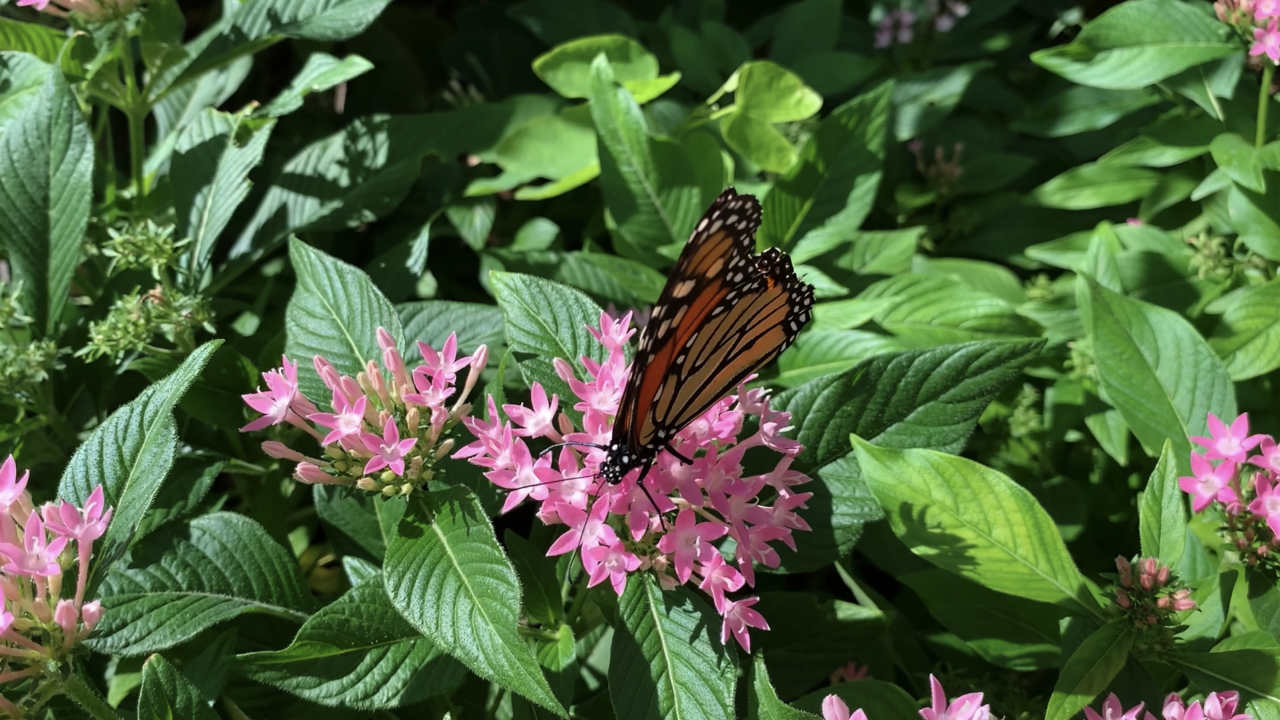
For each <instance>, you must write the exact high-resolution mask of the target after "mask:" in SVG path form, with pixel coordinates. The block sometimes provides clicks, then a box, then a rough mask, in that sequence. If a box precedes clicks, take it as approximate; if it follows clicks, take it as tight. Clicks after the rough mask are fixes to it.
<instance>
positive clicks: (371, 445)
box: [360, 417, 418, 475]
mask: <svg viewBox="0 0 1280 720" xmlns="http://www.w3.org/2000/svg"><path fill="white" fill-rule="evenodd" d="M360 441H361V442H363V443H364V446H365V448H366V449H367V450H368V451H369V452H371V453H373V457H371V458H369V462H367V463H365V465H364V474H365V475H369V474H371V473H375V472H377V471H379V470H381V469H382V468H391V472H393V473H395V474H396V475H404V456H405V453H407V452H409V451H410V450H412V449H413V446H414V445H415V444H417V442H418V439H417V438H409V439H407V440H401V439H400V428H398V427H396V421H395V418H390V417H389V418H387V422H386V424H385V425H384V426H383V428H382V437H378V436H377V435H374V434H373V433H367V432H362V433H360Z"/></svg>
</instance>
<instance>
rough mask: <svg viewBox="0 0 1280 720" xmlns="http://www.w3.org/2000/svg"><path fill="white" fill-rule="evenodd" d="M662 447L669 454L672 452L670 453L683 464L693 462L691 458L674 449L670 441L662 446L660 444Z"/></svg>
mask: <svg viewBox="0 0 1280 720" xmlns="http://www.w3.org/2000/svg"><path fill="white" fill-rule="evenodd" d="M662 448H663V449H664V450H666V451H667V452H669V453H671V454H672V455H673V456H674V457H675V458H676V459H677V460H679V461H680V462H682V463H684V464H685V465H692V464H693V460H691V459H689V458H687V457H685V456H684V455H681V454H680V453H678V452H676V449H675V448H673V447H671V443H667V444H666V445H663V446H662Z"/></svg>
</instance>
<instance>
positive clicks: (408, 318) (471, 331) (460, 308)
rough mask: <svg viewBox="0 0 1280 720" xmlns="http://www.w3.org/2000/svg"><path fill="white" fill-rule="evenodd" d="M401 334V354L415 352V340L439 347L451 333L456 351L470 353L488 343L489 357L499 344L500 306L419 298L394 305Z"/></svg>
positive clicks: (501, 333) (500, 335)
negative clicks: (402, 333) (455, 343)
mask: <svg viewBox="0 0 1280 720" xmlns="http://www.w3.org/2000/svg"><path fill="white" fill-rule="evenodd" d="M396 312H398V313H399V314H400V324H401V326H402V327H403V328H404V330H403V332H404V337H402V338H397V339H398V340H400V348H401V350H402V351H403V352H404V353H405V357H406V358H407V357H409V355H410V354H412V353H416V352H417V351H418V350H417V346H416V345H415V343H418V342H424V343H426V344H428V345H430V346H431V347H432V348H435V349H437V350H438V349H440V348H441V347H443V346H444V343H445V341H446V340H448V339H449V335H450V334H451V333H456V334H457V336H458V352H459V353H465V354H467V355H470V354H471V353H473V352H475V350H476V348H477V347H479V346H481V345H488V346H489V351H490V352H489V357H491V358H492V357H494V355H495V353H494V352H493V351H494V349H495V348H498V347H501V346H502V344H503V338H504V335H503V331H502V309H501V308H499V307H498V306H496V305H481V304H479V303H466V302H456V301H453V300H422V301H419V302H410V303H402V304H400V305H397V306H396Z"/></svg>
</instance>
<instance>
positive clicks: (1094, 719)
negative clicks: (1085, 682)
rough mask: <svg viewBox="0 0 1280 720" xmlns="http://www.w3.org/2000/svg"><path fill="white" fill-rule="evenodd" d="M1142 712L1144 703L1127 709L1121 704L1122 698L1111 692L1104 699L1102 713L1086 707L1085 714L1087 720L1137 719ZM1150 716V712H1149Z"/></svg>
mask: <svg viewBox="0 0 1280 720" xmlns="http://www.w3.org/2000/svg"><path fill="white" fill-rule="evenodd" d="M1141 712H1142V703H1138V704H1137V705H1134V706H1133V707H1131V708H1129V709H1128V710H1125V709H1124V706H1122V705H1121V704H1120V698H1118V697H1116V694H1115V693H1111V694H1110V695H1108V696H1107V699H1106V700H1104V701H1102V714H1101V715H1099V714H1098V712H1097V711H1095V710H1094V709H1093V708H1091V707H1086V708H1085V709H1084V716H1085V718H1086V720H1137V718H1138V714H1139V713H1141ZM1148 716H1150V713H1148Z"/></svg>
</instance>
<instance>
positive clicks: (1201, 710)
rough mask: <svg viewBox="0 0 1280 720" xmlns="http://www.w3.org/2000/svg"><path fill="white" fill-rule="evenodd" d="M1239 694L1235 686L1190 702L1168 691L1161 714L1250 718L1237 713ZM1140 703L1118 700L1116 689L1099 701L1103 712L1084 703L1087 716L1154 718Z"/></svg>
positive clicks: (1206, 719) (1187, 719)
mask: <svg viewBox="0 0 1280 720" xmlns="http://www.w3.org/2000/svg"><path fill="white" fill-rule="evenodd" d="M1239 704H1240V694H1239V693H1237V692H1236V691H1234V690H1231V691H1228V692H1221V693H1209V694H1208V695H1207V696H1206V697H1205V699H1204V701H1203V702H1202V701H1200V700H1196V701H1195V702H1192V703H1191V704H1190V705H1188V704H1187V703H1185V702H1183V700H1182V698H1181V697H1179V695H1178V694H1177V693H1169V695H1168V696H1167V697H1166V698H1165V699H1164V707H1163V708H1161V714H1162V716H1163V718H1164V720H1252V718H1253V716H1252V715H1247V714H1245V713H1237V712H1236V709H1237V706H1238V705H1239ZM1143 707H1144V704H1143V703H1138V704H1137V705H1134V706H1133V707H1131V708H1129V709H1127V710H1126V709H1125V707H1124V706H1123V705H1122V704H1121V703H1120V698H1118V697H1116V694H1115V693H1111V694H1110V695H1108V696H1107V699H1106V700H1104V701H1102V712H1101V713H1099V712H1098V711H1097V710H1094V709H1093V708H1090V707H1086V708H1085V709H1084V716H1085V719H1086V720H1156V716H1155V715H1153V714H1151V712H1149V711H1148V712H1145V713H1144V712H1143Z"/></svg>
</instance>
